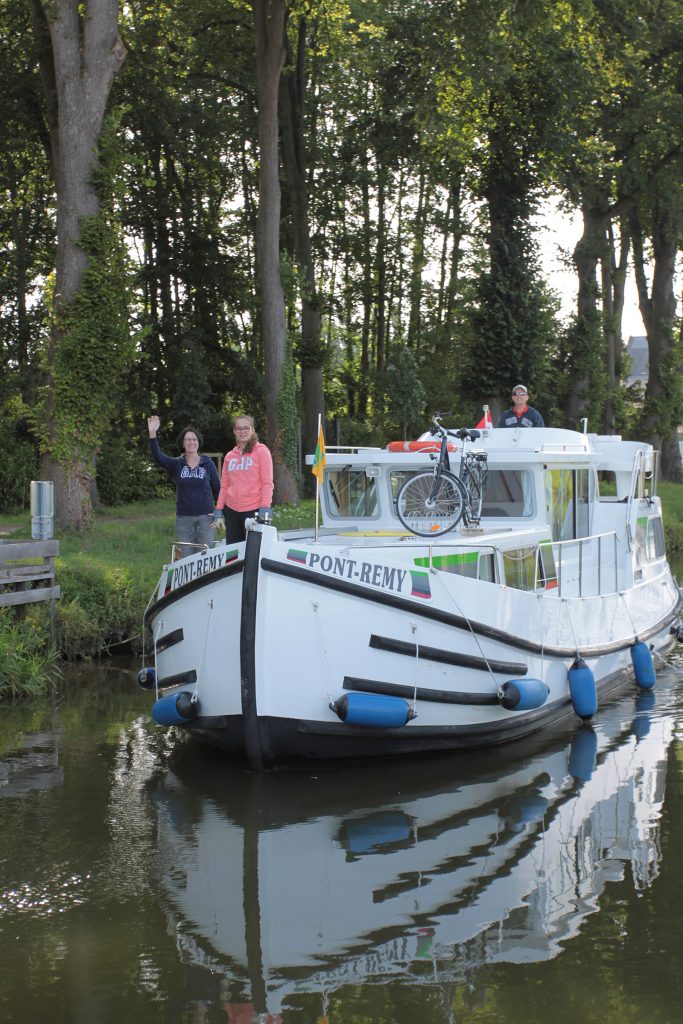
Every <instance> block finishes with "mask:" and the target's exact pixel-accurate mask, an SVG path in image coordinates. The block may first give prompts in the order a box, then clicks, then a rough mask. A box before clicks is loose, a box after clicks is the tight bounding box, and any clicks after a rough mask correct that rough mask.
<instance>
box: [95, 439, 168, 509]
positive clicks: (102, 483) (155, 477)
mask: <svg viewBox="0 0 683 1024" xmlns="http://www.w3.org/2000/svg"><path fill="white" fill-rule="evenodd" d="M97 491H98V494H99V497H100V501H101V502H102V504H103V505H123V504H127V503H129V502H133V501H149V500H151V499H152V498H158V497H161V496H162V495H166V494H169V493H172V491H173V485H172V483H171V481H170V480H169V478H168V476H167V475H166V473H163V472H161V471H160V470H159V469H158V468H157V467H156V466H155V465H154V464H153V463H152V461H151V459H150V457H149V456H148V454H147V451H146V450H141V448H140V443H139V441H138V440H137V439H136V440H135V442H130V441H128V439H126V438H122V437H109V438H107V440H106V441H105V442H104V444H103V446H102V450H101V451H100V454H99V455H98V457H97Z"/></svg>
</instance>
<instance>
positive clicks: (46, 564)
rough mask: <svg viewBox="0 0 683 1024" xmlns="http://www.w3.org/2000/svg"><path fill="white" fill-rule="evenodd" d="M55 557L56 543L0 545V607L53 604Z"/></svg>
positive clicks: (38, 542)
mask: <svg viewBox="0 0 683 1024" xmlns="http://www.w3.org/2000/svg"><path fill="white" fill-rule="evenodd" d="M58 554H59V541H58V540H25V541H16V542H15V541H2V542H0V607H7V606H8V605H20V604H34V603H35V602H36V601H54V600H56V598H58V597H59V596H60V588H59V586H58V585H57V583H56V580H55V556H56V555H58Z"/></svg>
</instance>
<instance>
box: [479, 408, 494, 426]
mask: <svg viewBox="0 0 683 1024" xmlns="http://www.w3.org/2000/svg"><path fill="white" fill-rule="evenodd" d="M482 408H483V410H484V415H483V416H482V418H481V419H480V420H479V422H478V423H477V426H476V428H475V429H476V430H493V423H492V421H491V413H490V412H489V407H488V405H484V406H482Z"/></svg>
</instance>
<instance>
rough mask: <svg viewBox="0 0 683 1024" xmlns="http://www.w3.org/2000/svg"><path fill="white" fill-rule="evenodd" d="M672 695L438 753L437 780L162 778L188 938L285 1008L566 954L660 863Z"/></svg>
mask: <svg viewBox="0 0 683 1024" xmlns="http://www.w3.org/2000/svg"><path fill="white" fill-rule="evenodd" d="M654 700H655V698H654V695H653V694H651V693H648V694H643V695H641V696H640V697H639V698H638V700H637V702H636V713H635V715H634V714H633V703H626V702H622V703H620V704H619V705H616V706H614V707H613V708H611V709H609V710H610V712H611V713H610V714H608V715H606V716H604V717H603V718H602V719H601V722H600V726H599V728H598V729H596V730H595V731H593V730H592V729H588V728H584V729H581V730H579V731H578V732H577V733H576V734H575V735H574V736H573V737H572V739H571V742H569V738H568V736H567V735H566V734H565V735H564V736H563V737H561V738H560V739H559V740H556V741H555V742H554V743H553V744H551V745H548V742H547V740H546V741H545V744H544V745H543V746H541V745H540V743H538V744H537V745H536V747H535V749H534V748H532V747H531V746H527V747H526V748H525V749H526V753H524V754H522V753H521V752H520V753H519V754H518V756H516V757H514V758H511V757H510V753H509V751H508V752H507V754H504V753H503V752H502V751H490V752H488V753H487V754H486V755H485V756H484V755H482V754H481V753H480V754H479V755H478V756H477V757H475V756H474V755H473V754H468V755H463V756H460V757H458V758H456V759H452V758H451V759H450V760H446V759H439V760H437V761H434V762H428V763H427V764H425V765H424V766H423V773H422V776H421V777H420V778H417V777H416V772H415V770H414V765H413V766H405V765H396V764H394V765H389V764H387V765H382V766H381V770H378V769H377V768H376V767H375V768H374V769H373V771H372V773H370V772H369V771H368V769H367V767H365V768H362V769H361V768H359V769H356V768H353V769H352V768H346V769H345V770H344V772H343V773H340V772H338V771H337V772H333V771H331V770H330V771H328V772H320V773H318V774H317V775H315V776H310V775H306V776H297V775H295V774H291V773H288V774H285V775H278V774H276V775H272V776H263V775H259V774H255V775H250V774H247V773H239V772H229V773H228V774H227V776H226V772H225V770H222V771H221V772H220V778H216V780H215V786H213V788H212V787H210V786H208V787H207V778H206V774H207V773H206V770H205V771H204V773H203V774H202V777H201V778H198V777H196V776H195V775H194V774H193V773H192V772H189V771H188V770H187V768H185V769H183V770H178V771H174V772H171V773H169V774H168V775H167V776H165V777H164V779H163V781H162V782H161V783H160V784H159V785H158V787H157V788H156V789H155V791H154V796H155V804H156V807H157V814H158V822H159V828H158V833H159V844H160V856H161V859H162V860H161V862H162V864H163V865H164V876H165V886H166V889H167V894H168V900H169V902H168V907H169V913H170V914H171V917H172V919H173V930H174V934H175V935H176V936H177V941H178V943H179V946H180V948H181V950H182V953H183V956H184V957H185V958H186V959H187V960H188V961H189V962H191V963H193V964H196V965H201V966H204V967H207V968H209V969H210V970H211V971H213V972H219V973H220V974H222V975H223V976H224V978H225V979H226V982H225V984H226V985H228V986H229V989H230V993H231V998H232V999H233V1000H234V1001H235V1002H239V1003H252V1004H253V1006H254V1008H255V1012H258V1013H270V1014H277V1013H279V1012H280V1010H281V1008H282V1004H283V1001H285V1000H287V999H291V998H292V997H293V996H294V995H295V994H296V993H312V992H318V993H321V994H322V993H329V992H331V991H334V990H335V989H337V988H339V987H340V986H343V985H345V984H348V983H354V984H357V983H361V982H362V983H370V982H373V981H383V980H387V977H389V976H393V977H403V976H405V977H407V978H410V984H411V985H416V984H426V985H430V984H433V982H434V979H435V977H438V978H439V979H440V980H441V981H442V980H444V978H450V979H454V980H458V979H462V978H463V977H465V976H466V975H467V973H468V972H469V971H471V969H472V968H474V967H476V966H477V965H479V964H482V963H486V962H489V963H490V962H495V961H506V962H530V961H536V960H544V959H548V958H551V957H553V956H554V955H556V954H557V953H558V951H559V949H560V945H561V944H562V943H564V942H565V941H566V940H568V939H569V938H571V937H572V936H573V935H575V934H576V933H577V931H578V930H579V929H580V927H581V925H582V923H583V921H584V920H585V918H586V916H587V915H588V914H590V913H592V912H593V911H594V910H595V909H596V908H597V904H598V900H599V897H600V894H601V892H602V891H603V889H604V886H605V884H606V883H607V882H608V881H610V880H612V879H619V878H622V877H624V874H625V871H626V868H627V866H630V872H631V877H632V878H633V882H634V884H635V885H636V886H637V887H646V886H648V885H649V884H650V883H651V881H652V880H653V878H654V877H655V876H656V874H657V872H658V868H659V861H660V851H659V847H658V832H659V824H658V822H659V812H660V809H661V806H662V801H663V794H664V781H665V768H666V755H667V748H668V746H669V744H670V742H671V738H672V731H673V726H672V723H671V722H670V721H669V720H668V719H667V718H666V717H659V716H657V715H656V714H653V713H652V706H653V705H654ZM204 769H206V765H204ZM195 782H196V785H194V783H195ZM426 965H427V966H428V967H429V969H425V967H426ZM321 998H322V996H321Z"/></svg>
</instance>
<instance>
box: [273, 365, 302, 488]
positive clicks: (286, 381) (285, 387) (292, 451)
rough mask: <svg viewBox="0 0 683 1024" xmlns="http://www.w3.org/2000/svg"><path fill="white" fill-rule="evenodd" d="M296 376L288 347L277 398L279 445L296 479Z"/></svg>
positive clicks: (298, 469)
mask: <svg viewBox="0 0 683 1024" xmlns="http://www.w3.org/2000/svg"><path fill="white" fill-rule="evenodd" d="M296 390H297V389H296V377H295V374H294V362H293V359H292V352H291V349H290V348H288V349H287V354H286V356H285V364H284V367H283V370H282V386H281V388H280V394H279V395H278V398H277V415H278V420H279V424H280V436H279V438H278V447H279V450H280V456H281V458H282V461H283V462H284V463H285V465H286V466H287V467H288V468H289V470H290V472H291V473H292V474H293V476H294V478H295V479H298V478H299V474H300V467H299V465H298V455H299V448H298V439H299V413H298V410H297V404H296Z"/></svg>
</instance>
